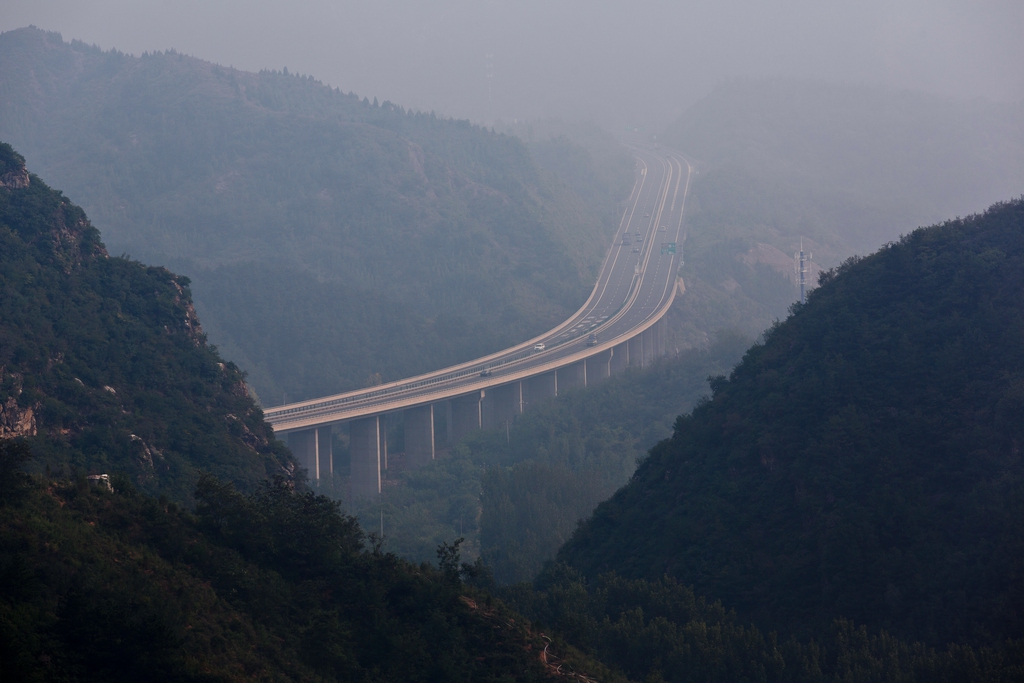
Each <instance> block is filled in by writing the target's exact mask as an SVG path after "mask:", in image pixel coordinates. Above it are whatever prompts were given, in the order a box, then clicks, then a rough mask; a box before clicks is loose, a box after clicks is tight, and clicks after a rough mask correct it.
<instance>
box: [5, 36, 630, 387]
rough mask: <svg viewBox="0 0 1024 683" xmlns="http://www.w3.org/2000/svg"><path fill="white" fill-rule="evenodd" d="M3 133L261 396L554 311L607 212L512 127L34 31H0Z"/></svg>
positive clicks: (346, 378)
mask: <svg viewBox="0 0 1024 683" xmlns="http://www.w3.org/2000/svg"><path fill="white" fill-rule="evenodd" d="M0 139H5V140H8V141H10V142H11V143H13V144H14V145H15V146H16V147H17V148H18V149H20V150H21V151H22V153H24V154H25V155H26V157H27V158H28V159H29V162H30V165H32V167H33V168H34V169H36V170H37V171H38V172H40V173H42V174H44V175H45V176H46V177H48V178H51V179H52V181H53V182H55V183H58V184H59V185H60V186H61V187H63V188H65V190H66V191H67V192H68V193H69V194H71V195H73V196H75V197H76V198H77V200H78V201H80V202H81V203H82V205H83V206H84V207H85V209H86V210H87V211H88V212H89V214H90V216H91V217H92V219H93V221H94V222H95V223H96V224H97V225H100V226H101V227H102V228H103V231H104V237H105V240H106V241H107V243H108V244H110V245H111V248H112V250H113V251H114V252H115V253H122V252H127V253H130V254H131V255H133V256H134V257H136V258H140V259H142V260H145V261H147V262H150V263H159V264H161V265H167V266H168V267H171V268H173V269H174V270H176V271H177V272H182V273H185V274H187V275H189V276H190V277H191V278H192V280H193V283H194V284H193V289H194V293H195V297H196V305H197V307H198V308H199V310H200V313H202V315H203V318H204V322H205V323H206V328H207V331H208V332H209V334H210V335H211V339H213V340H214V341H215V342H216V343H217V344H218V345H219V346H221V347H222V348H223V349H224V350H225V352H226V353H227V354H228V355H230V356H231V357H232V358H235V359H236V360H237V361H238V362H239V364H240V365H241V366H243V367H244V368H245V369H246V370H247V371H248V372H249V373H250V382H251V383H252V384H254V385H255V386H256V388H257V389H258V390H259V392H260V393H261V394H262V396H263V400H264V401H266V402H267V404H268V405H273V404H277V403H280V402H281V400H282V399H283V398H287V399H289V400H297V399H299V398H303V397H310V396H312V395H317V394H321V395H322V394H324V393H329V392H334V391H341V390H345V389H352V388H357V387H359V386H363V385H365V384H367V383H368V382H372V381H376V380H375V379H374V378H375V376H377V375H379V376H380V378H381V379H383V380H390V379H397V378H399V377H401V376H405V375H409V374H413V373H415V372H420V371H426V370H429V369H433V368H436V367H441V366H443V365H445V364H448V363H452V362H457V361H461V360H466V359H468V358H471V357H473V356H475V355H477V354H481V353H484V352H488V351H491V350H495V349H497V348H500V347H501V346H503V345H505V344H508V343H510V342H511V341H516V340H519V339H521V338H522V337H524V336H529V335H530V334H531V333H532V332H535V331H540V330H541V329H544V328H545V327H547V326H549V325H552V324H554V323H556V322H558V321H560V320H561V319H562V318H563V317H564V316H566V315H567V314H568V313H570V312H571V311H572V310H575V308H576V307H577V306H578V305H579V303H580V302H582V300H583V299H584V298H585V296H586V292H587V290H588V289H589V287H590V285H591V281H590V278H591V277H593V276H594V274H595V273H596V270H597V267H598V266H599V264H600V261H601V258H602V256H603V254H604V251H605V249H606V248H607V241H608V235H609V234H610V232H611V231H612V230H614V228H615V226H616V221H617V217H616V216H615V212H614V204H615V202H616V201H617V200H618V199H619V197H615V196H610V194H611V193H610V192H605V191H603V190H602V189H601V188H602V187H603V185H601V184H602V183H605V182H607V181H605V180H602V178H601V176H600V174H594V173H590V172H588V171H589V170H591V169H588V165H589V164H593V163H594V162H593V159H592V158H590V157H588V156H587V155H586V154H583V155H574V156H571V157H570V158H568V160H567V163H568V165H569V166H568V169H565V168H561V167H560V168H559V169H558V173H559V174H560V175H556V173H555V172H550V171H545V170H543V169H541V168H540V167H538V166H537V164H536V163H535V162H534V160H533V159H532V157H531V155H530V153H529V151H528V149H527V148H526V146H525V145H524V144H523V143H521V142H520V141H519V140H518V139H516V138H513V137H510V136H506V135H501V134H496V133H494V132H491V131H487V130H484V129H482V128H480V127H477V126H472V125H470V124H469V123H468V122H466V121H454V120H443V119H438V118H436V117H435V116H434V115H433V114H426V113H418V112H412V111H406V110H404V109H403V108H401V107H399V106H397V105H394V104H391V103H387V102H385V103H383V104H379V103H377V102H376V101H374V102H372V103H371V102H368V101H367V100H366V99H365V98H364V99H359V98H358V97H357V96H355V95H352V94H345V93H342V92H340V91H338V90H337V89H331V88H328V87H326V86H324V85H322V84H320V83H318V82H316V81H315V80H314V79H312V78H311V77H308V76H306V77H300V76H296V75H290V74H287V73H282V72H269V71H266V72H261V73H258V74H255V73H246V72H241V71H238V70H235V69H229V68H225V67H221V66H218V65H215V64H211V63H209V62H204V61H201V60H199V59H195V58H192V57H186V56H184V55H181V54H177V53H174V52H169V53H155V54H145V55H142V56H141V57H132V56H129V55H125V54H122V53H119V52H117V51H108V52H104V51H101V50H99V49H97V48H94V47H89V46H86V45H84V44H82V43H79V42H72V43H70V44H69V43H65V42H64V41H63V40H62V39H61V37H60V35H59V34H54V33H45V32H43V31H40V30H37V29H19V30H16V31H10V32H7V33H4V34H2V35H0ZM573 169H576V170H575V171H574V170H573ZM576 172H578V176H579V178H580V179H583V180H582V182H583V184H584V185H585V187H586V188H589V190H590V192H589V193H586V197H587V199H586V200H584V199H583V198H582V195H581V194H579V193H577V192H576V191H574V190H573V189H572V188H571V187H570V186H571V185H573V184H576V185H577V186H578V185H579V183H574V182H573V181H574V180H575V179H574V178H570V177H567V176H566V174H569V175H572V174H573V173H576ZM630 173H631V168H630V167H626V168H623V169H621V173H620V175H625V176H626V177H629V174H630ZM598 185H600V187H598ZM619 185H621V183H619ZM595 197H599V198H603V199H601V200H600V201H595V200H594V198H595Z"/></svg>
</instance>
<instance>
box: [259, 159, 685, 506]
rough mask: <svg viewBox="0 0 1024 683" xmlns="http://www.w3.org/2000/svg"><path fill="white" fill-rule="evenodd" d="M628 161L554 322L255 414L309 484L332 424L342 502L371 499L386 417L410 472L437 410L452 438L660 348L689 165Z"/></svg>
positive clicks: (381, 464) (324, 470)
mask: <svg viewBox="0 0 1024 683" xmlns="http://www.w3.org/2000/svg"><path fill="white" fill-rule="evenodd" d="M634 154H635V156H636V160H637V163H636V182H635V184H634V186H633V191H632V193H631V194H630V197H629V200H628V201H627V203H626V208H625V211H624V213H623V216H622V220H621V222H620V225H619V228H618V230H617V231H616V233H615V237H614V241H613V243H612V246H611V249H610V250H609V251H608V255H607V256H606V257H605V260H604V263H603V264H602V267H601V270H600V273H599V275H598V278H597V283H596V284H595V286H594V289H593V291H592V292H591V294H590V297H589V298H588V299H587V301H586V303H584V304H583V306H582V307H581V308H580V309H579V310H578V311H577V312H576V313H575V314H574V315H573V316H572V317H570V318H569V319H568V320H566V321H565V322H563V323H562V324H561V325H558V326H557V327H555V328H554V329H552V330H549V331H548V332H545V333H544V334H542V335H539V336H537V337H534V338H533V339H529V340H527V341H524V342H522V343H521V344H518V345H516V346H513V347H510V348H507V349H504V350H502V351H499V352H497V353H493V354H491V355H489V356H485V357H483V358H477V359H475V360H472V361H469V362H466V363H461V364H459V365H455V366H452V367H448V368H444V369H442V370H437V371H435V372H429V373H426V374H423V375H419V376H416V377H410V378H408V379H403V380H399V381H397V382H391V383H389V384H384V385H380V386H375V387H369V388H366V389H361V390H358V391H352V392H348V393H344V394H337V395H334V396H325V397H323V398H317V399H311V400H308V401H302V402H299V403H292V404H287V405H282V406H277V407H274V408H269V409H267V410H266V411H265V415H266V419H267V420H268V421H269V422H270V424H271V425H272V426H273V428H274V431H275V432H276V433H277V434H279V435H287V440H288V445H289V446H290V447H291V449H292V452H293V453H294V454H295V456H296V457H297V458H298V459H299V462H300V463H301V464H302V465H304V466H305V467H306V468H307V469H308V471H309V476H310V478H311V479H314V480H315V479H320V478H321V477H324V476H326V475H327V474H329V473H333V455H332V452H331V439H330V433H331V427H332V426H333V425H338V424H342V423H347V424H348V425H349V453H350V459H351V481H352V496H353V498H361V499H365V498H369V497H372V496H375V495H376V494H378V493H380V489H381V471H382V469H384V468H386V467H387V439H386V433H387V430H386V424H385V420H386V416H387V415H389V414H396V413H402V414H403V419H404V429H405V457H406V462H407V465H408V466H411V467H415V466H419V465H422V464H424V463H426V462H429V461H430V460H432V459H433V458H434V457H435V455H436V453H437V448H436V447H437V439H436V434H435V424H438V423H439V418H440V417H441V413H440V412H439V411H443V415H444V417H445V419H446V427H447V430H446V431H447V437H448V441H449V442H450V443H456V442H458V441H459V440H460V439H462V438H463V437H465V436H466V435H467V434H468V433H470V432H471V431H473V430H477V429H482V428H489V427H498V426H500V425H501V424H503V423H506V422H507V421H509V420H511V419H512V417H513V416H514V415H516V414H517V413H521V412H522V411H523V410H524V409H525V408H526V407H527V406H534V405H537V404H539V403H541V402H543V401H544V400H546V399H549V398H552V397H554V396H557V395H558V394H559V392H562V391H565V390H567V389H570V388H575V387H583V386H587V385H589V384H593V383H595V382H597V381H600V380H602V379H604V378H606V377H608V376H610V375H611V374H613V373H615V372H619V371H621V370H623V369H624V368H626V367H628V366H640V367H642V366H644V365H646V364H649V363H650V362H651V361H652V360H653V359H654V358H655V357H656V356H658V355H661V354H662V353H664V348H663V347H664V344H663V336H664V335H663V329H662V328H663V326H662V325H659V321H660V320H661V318H662V317H663V316H664V315H665V313H666V312H667V311H668V309H669V307H670V306H671V305H672V302H673V300H674V298H675V296H676V294H677V292H680V291H681V289H682V280H681V279H680V278H679V276H678V273H679V269H680V265H681V263H682V258H683V250H682V246H683V242H684V241H685V238H686V233H685V229H684V224H683V212H684V209H685V205H686V198H687V196H688V194H689V189H690V181H691V177H692V175H693V168H692V166H691V165H690V163H689V162H688V161H687V160H686V159H685V158H684V157H683V156H682V155H680V154H678V153H675V152H673V151H671V150H667V149H664V148H659V149H647V148H638V149H635V150H634Z"/></svg>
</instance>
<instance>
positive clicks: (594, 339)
mask: <svg viewBox="0 0 1024 683" xmlns="http://www.w3.org/2000/svg"><path fill="white" fill-rule="evenodd" d="M587 346H597V335H596V334H592V335H590V336H589V337H587Z"/></svg>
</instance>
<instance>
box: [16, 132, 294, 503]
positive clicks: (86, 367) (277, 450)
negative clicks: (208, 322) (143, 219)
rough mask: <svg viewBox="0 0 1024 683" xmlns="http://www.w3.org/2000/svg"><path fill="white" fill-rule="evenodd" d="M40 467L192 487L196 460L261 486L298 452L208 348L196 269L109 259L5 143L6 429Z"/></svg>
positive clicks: (182, 494) (76, 211)
mask: <svg viewBox="0 0 1024 683" xmlns="http://www.w3.org/2000/svg"><path fill="white" fill-rule="evenodd" d="M7 437H23V438H26V439H28V441H29V442H30V443H31V444H32V446H33V448H34V449H35V451H36V453H37V459H36V465H37V467H38V468H43V467H44V466H45V467H49V468H51V469H52V470H53V471H54V472H63V473H64V474H65V475H66V476H70V475H71V474H72V473H73V472H75V471H77V472H80V473H83V474H86V473H97V472H120V473H122V474H125V475H127V476H129V477H130V478H131V480H132V481H133V482H134V483H135V485H136V486H138V487H139V488H140V489H142V490H144V491H147V492H150V493H163V494H166V495H168V496H170V497H171V498H172V499H175V500H179V501H185V500H189V499H190V498H191V494H192V489H193V486H194V483H195V480H196V478H197V477H198V473H199V471H200V470H205V471H209V472H213V473H215V474H216V475H217V476H219V477H222V478H224V479H226V480H228V481H232V482H235V483H236V484H237V485H238V486H239V487H240V488H242V489H243V490H251V489H252V488H253V487H255V486H256V485H257V484H258V483H259V482H260V481H263V480H264V479H266V478H267V477H268V476H272V475H275V474H285V475H289V476H290V474H291V472H292V470H293V462H292V460H291V457H290V456H289V455H288V453H287V451H286V450H285V449H284V447H283V446H281V445H280V443H279V442H277V441H275V440H274V438H273V434H272V432H271V430H270V427H269V426H268V425H267V424H266V423H264V421H263V414H262V412H261V411H260V410H259V408H258V407H257V406H256V405H255V404H254V403H253V401H252V399H251V398H250V397H249V396H248V395H247V393H246V389H245V383H244V381H243V375H242V373H241V372H240V371H239V370H238V368H237V367H236V366H235V365H234V364H232V363H224V362H222V361H221V359H220V357H218V355H217V353H216V351H215V350H213V349H212V348H210V347H209V346H207V344H206V339H205V336H204V335H203V332H202V330H201V329H200V327H199V321H198V319H197V318H196V314H195V311H194V310H193V308H192V303H191V298H190V295H189V290H188V280H187V279H186V278H182V277H178V276H176V275H174V274H173V273H170V272H169V271H167V270H165V269H163V268H153V267H147V266H144V265H142V264H140V263H137V262H135V261H131V260H128V259H124V258H111V257H108V256H107V252H106V250H105V249H104V247H103V244H102V243H101V242H100V237H99V232H98V231H97V230H96V229H95V228H94V227H92V225H90V224H89V221H88V219H87V218H86V216H85V214H84V213H83V212H82V210H81V209H80V208H78V207H77V206H75V205H74V204H72V203H71V202H69V201H68V200H67V199H66V198H65V197H64V196H63V195H62V194H61V193H60V192H57V191H55V190H52V189H50V188H49V187H47V186H46V184H45V183H44V182H43V181H42V180H40V179H39V178H38V177H37V176H35V175H30V174H29V173H28V172H27V170H26V169H25V165H24V159H23V158H22V157H21V156H20V155H19V154H17V153H16V152H15V151H14V150H13V149H12V148H11V146H10V145H8V144H6V143H0V438H7Z"/></svg>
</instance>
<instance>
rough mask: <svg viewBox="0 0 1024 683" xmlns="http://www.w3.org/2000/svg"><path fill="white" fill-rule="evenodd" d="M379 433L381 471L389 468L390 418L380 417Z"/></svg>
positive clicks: (378, 419) (378, 417)
mask: <svg viewBox="0 0 1024 683" xmlns="http://www.w3.org/2000/svg"><path fill="white" fill-rule="evenodd" d="M377 421H378V427H377V430H378V433H379V434H380V471H381V472H383V471H384V470H386V469H387V468H388V416H387V415H386V414H385V415H378V416H377Z"/></svg>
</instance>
